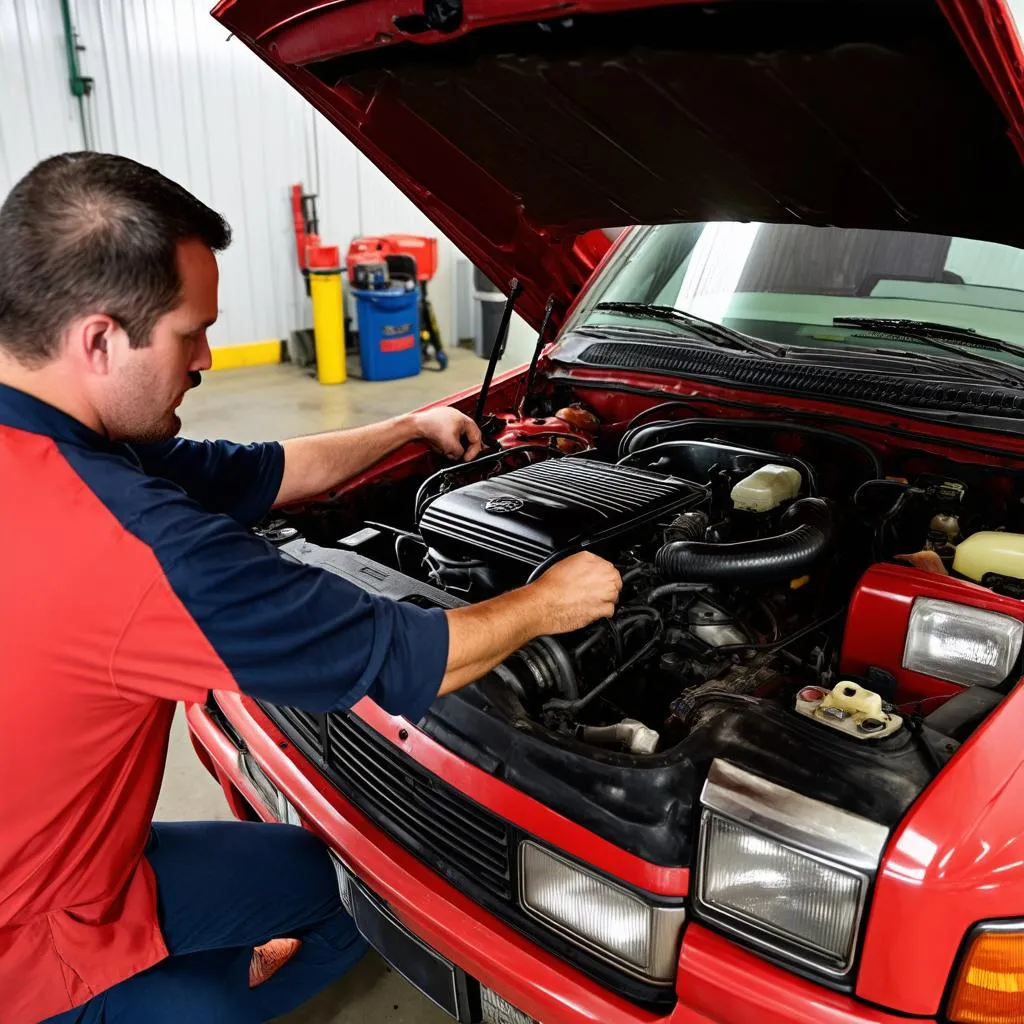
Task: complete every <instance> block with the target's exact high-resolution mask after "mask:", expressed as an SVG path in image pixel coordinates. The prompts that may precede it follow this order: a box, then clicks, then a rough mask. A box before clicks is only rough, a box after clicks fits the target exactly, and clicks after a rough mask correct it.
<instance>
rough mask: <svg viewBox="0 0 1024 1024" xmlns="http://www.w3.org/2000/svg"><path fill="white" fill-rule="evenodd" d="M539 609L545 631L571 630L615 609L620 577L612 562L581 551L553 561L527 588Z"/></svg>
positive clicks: (586, 624) (568, 631)
mask: <svg viewBox="0 0 1024 1024" xmlns="http://www.w3.org/2000/svg"><path fill="white" fill-rule="evenodd" d="M527 589H528V590H531V591H532V592H533V595H534V598H535V599H536V601H537V604H538V607H539V609H540V615H541V621H542V622H543V623H544V624H545V625H544V632H545V633H571V632H572V631H573V630H574V629H582V628H583V627H584V626H589V625H590V623H591V622H595V621H596V620H597V619H606V618H608V617H609V616H611V615H612V614H613V613H614V612H615V603H616V602H617V601H618V599H619V591H620V590H621V589H622V577H621V576H619V573H618V571H617V570H616V568H615V566H614V565H612V564H611V563H610V562H606V561H605V560H604V559H603V558H599V557H598V556H597V555H592V554H590V553H589V552H587V551H583V552H581V553H580V554H578V555H571V556H570V557H569V558H566V559H564V560H563V561H561V562H557V563H555V565H553V566H552V567H551V568H550V569H548V571H547V572H546V573H544V575H543V576H541V577H540V578H539V579H538V580H536V581H535V582H534V583H533V584H531V585H530V587H528V588H527Z"/></svg>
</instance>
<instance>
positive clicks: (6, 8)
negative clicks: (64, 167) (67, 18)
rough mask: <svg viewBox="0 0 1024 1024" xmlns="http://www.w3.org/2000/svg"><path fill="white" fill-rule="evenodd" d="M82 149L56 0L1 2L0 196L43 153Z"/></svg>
mask: <svg viewBox="0 0 1024 1024" xmlns="http://www.w3.org/2000/svg"><path fill="white" fill-rule="evenodd" d="M81 148H82V131H81V127H80V124H79V119H78V107H77V103H76V101H75V100H74V99H73V97H72V96H71V91H70V89H69V88H68V71H67V58H66V56H65V49H64V30H63V25H62V22H61V15H60V5H59V3H58V2H57V0H53V2H48V3H40V2H39V0H0V195H6V194H7V193H8V192H9V191H10V188H11V186H12V185H13V184H14V183H15V182H16V181H17V180H18V179H19V178H21V177H22V175H24V174H25V173H26V172H27V171H29V170H30V169H31V168H32V167H33V165H34V164H36V163H37V162H38V161H39V160H41V159H42V158H43V157H46V156H50V155H51V154H53V153H60V152H63V151H65V150H69V149H81Z"/></svg>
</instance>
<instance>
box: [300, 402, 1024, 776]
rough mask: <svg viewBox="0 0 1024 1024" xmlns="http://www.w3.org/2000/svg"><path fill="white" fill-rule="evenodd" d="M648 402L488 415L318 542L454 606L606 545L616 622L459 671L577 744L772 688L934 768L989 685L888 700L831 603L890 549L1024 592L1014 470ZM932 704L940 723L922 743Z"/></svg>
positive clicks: (684, 723) (631, 754)
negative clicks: (519, 418) (616, 586)
mask: <svg viewBox="0 0 1024 1024" xmlns="http://www.w3.org/2000/svg"><path fill="white" fill-rule="evenodd" d="M659 409H660V407H653V408H650V409H647V410H645V411H644V412H642V413H641V414H640V415H638V416H635V417H634V418H633V420H632V421H631V422H629V423H627V424H626V425H625V427H624V428H619V429H615V430H609V429H608V428H607V426H606V424H604V423H603V422H602V421H601V419H600V417H599V416H598V415H597V414H596V413H595V412H594V411H593V410H591V409H589V408H586V407H584V406H583V405H582V404H580V403H574V404H573V405H571V406H567V407H565V408H562V409H559V410H557V411H554V412H553V413H552V414H551V415H549V416H547V417H534V418H533V419H532V420H531V421H530V424H529V425H530V426H531V428H532V429H531V430H529V431H526V432H523V430H522V429H521V426H520V427H518V428H517V430H516V431H515V432H513V431H512V430H511V428H510V427H506V429H505V431H504V433H501V426H502V424H501V423H500V422H499V423H498V424H497V428H498V437H497V441H496V443H495V444H494V446H493V448H494V450H492V451H491V452H490V453H489V454H486V455H484V456H482V457H479V458H478V459H476V460H474V461H473V462H471V463H468V464H461V463H460V464H455V465H448V466H444V467H442V468H441V469H439V470H437V471H436V472H434V473H433V474H432V475H429V476H428V477H427V478H426V479H425V480H424V481H423V482H422V483H421V484H420V485H419V486H418V488H417V490H416V493H415V495H414V496H410V495H409V494H408V492H403V493H404V494H405V499H404V500H405V501H406V502H407V504H408V512H407V515H406V516H403V517H394V518H392V517H393V514H394V509H395V508H396V500H395V495H394V494H393V493H389V495H388V498H387V500H386V501H385V502H384V503H383V504H382V505H381V506H378V507H376V508H372V509H371V510H370V511H372V513H373V515H374V518H372V519H371V518H370V517H369V516H367V517H364V518H363V519H362V520H361V521H359V522H358V524H357V526H358V528H356V529H354V530H352V531H350V532H349V533H347V534H345V535H344V536H342V537H340V538H338V539H336V540H335V541H334V542H333V543H332V546H337V547H340V548H342V549H346V550H349V551H353V552H357V553H359V554H360V555H363V556H366V557H369V558H370V559H372V560H374V561H375V562H377V563H380V564H381V565H382V566H387V567H388V568H389V569H391V570H397V571H398V572H400V573H402V574H403V575H405V576H407V577H409V578H411V579H413V580H416V581H417V582H418V583H419V584H423V585H426V586H427V587H428V588H429V589H428V590H427V591H424V592H423V593H420V594H419V596H418V597H417V598H416V599H417V600H420V601H429V600H430V598H429V596H424V594H429V593H431V592H433V593H443V594H444V595H446V597H447V600H446V601H445V602H444V603H445V604H449V605H450V604H456V603H461V602H476V601H480V600H484V599H486V598H489V597H492V596H494V595H497V594H500V593H502V592H504V591H507V590H509V589H511V588H514V587H518V586H521V585H523V584H525V583H528V582H529V581H530V580H533V579H536V578H537V577H538V576H539V575H540V574H541V573H543V572H544V570H545V569H546V568H548V567H549V566H550V565H552V564H553V563H554V562H556V561H558V560H559V559H561V558H564V557H566V556H568V555H570V554H572V553H574V552H576V551H581V550H591V551H594V552H596V553H597V554H599V555H601V556H603V557H605V558H607V559H609V560H610V561H612V562H613V563H614V564H615V565H616V567H617V568H618V569H619V571H620V572H621V574H622V577H623V590H622V594H621V598H620V604H619V606H618V608H617V610H616V613H615V615H614V616H613V617H611V618H610V619H606V620H603V621H601V622H599V623H597V624H595V625H593V626H591V627H588V628H587V629H584V630H581V631H579V632H577V633H574V634H570V635H563V636H542V637H539V638H538V639H536V640H534V641H532V642H530V643H529V644H527V645H526V646H525V647H524V648H522V649H520V650H519V651H518V652H517V653H516V654H514V655H513V656H512V657H511V658H509V659H508V660H507V661H506V662H505V663H504V664H502V665H499V666H498V667H497V668H496V669H495V670H494V671H493V672H492V673H490V674H489V675H488V676H487V677H486V678H484V679H483V680H481V681H480V682H479V683H478V684H477V686H476V687H474V688H473V689H474V690H476V691H477V693H476V695H475V696H474V698H472V699H473V700H475V701H476V702H478V703H480V704H482V705H483V706H486V708H487V710H488V713H489V714H492V715H494V716H497V717H498V718H500V719H502V720H503V721H505V722H506V723H508V724H511V725H512V726H513V727H515V728H517V729H519V730H523V731H529V732H530V733H531V734H532V735H534V736H536V737H542V738H545V739H546V740H548V741H550V742H553V743H555V744H558V745H562V746H564V747H566V748H568V749H572V750H574V751H576V752H582V753H588V752H589V753H590V754H591V755H593V756H598V757H602V756H604V757H612V758H613V759H614V758H615V757H616V756H621V757H623V758H625V759H626V761H631V762H633V763H640V762H639V761H637V760H636V759H643V758H650V757H657V756H658V755H661V754H664V753H666V752H667V751H670V750H672V749H673V748H675V747H676V746H677V745H678V744H680V743H681V742H682V741H684V740H685V739H686V738H687V737H688V736H690V735H691V734H693V733H694V732H695V731H700V730H701V729H702V728H703V727H705V726H707V725H708V723H709V722H710V721H711V719H712V718H714V717H715V716H717V715H720V714H721V713H722V712H723V711H724V710H726V709H728V708H732V709H736V708H741V709H747V710H749V709H751V708H764V707H766V706H767V705H768V704H771V705H773V706H774V707H775V708H776V709H778V708H782V709H785V710H786V711H787V712H789V713H790V717H792V713H794V712H795V713H796V714H797V715H800V716H803V717H804V718H805V719H811V720H813V721H814V723H815V726H816V727H817V728H818V729H819V730H820V729H821V728H822V727H825V728H826V729H829V730H831V732H832V734H833V735H832V736H831V737H830V741H834V742H836V743H839V744H842V743H849V742H851V741H857V742H860V743H861V744H864V745H867V746H871V747H872V748H873V749H875V750H880V749H882V747H884V745H885V744H886V743H889V744H898V743H904V742H906V741H907V738H906V736H905V735H900V734H902V733H907V732H908V731H912V732H913V734H914V736H915V737H916V741H915V742H917V743H918V744H919V746H920V745H923V749H924V750H925V751H926V753H927V759H928V760H929V761H930V762H931V763H932V765H933V767H934V768H936V769H937V768H938V767H941V763H942V762H943V760H944V759H945V758H948V756H949V754H950V753H951V752H952V751H953V750H954V749H955V748H956V744H957V743H959V742H961V741H962V740H963V739H964V738H966V736H967V735H968V734H969V732H970V730H971V729H972V728H973V727H974V726H976V725H977V724H978V722H979V721H980V720H982V718H983V716H984V714H985V713H987V711H988V710H990V709H991V707H992V706H993V705H994V703H995V702H996V701H997V700H998V699H999V697H1000V696H1001V691H1000V689H999V688H998V687H994V688H992V690H991V691H990V692H989V695H988V697H987V698H986V700H984V701H980V702H979V700H978V699H977V697H975V699H973V700H963V701H961V702H960V703H961V705H962V710H961V711H960V712H958V711H957V710H956V703H957V702H956V701H952V702H950V700H949V697H950V694H949V692H948V688H945V689H943V690H942V691H941V692H939V693H937V694H936V695H935V696H934V697H928V698H926V699H925V700H923V701H922V700H921V698H920V695H916V698H915V700H913V701H907V700H903V701H902V703H901V697H905V696H906V695H901V694H900V693H899V692H898V687H897V686H896V683H895V680H894V679H893V678H892V677H891V676H888V677H887V674H886V673H884V672H883V673H871V677H870V678H867V677H864V678H850V677H849V676H848V675H841V674H840V670H839V669H840V653H841V648H842V641H843V627H844V618H845V615H846V612H847V608H848V605H849V601H850V597H851V593H852V592H853V590H854V587H855V586H856V583H857V581H858V579H859V578H860V577H861V576H862V574H863V573H864V571H865V570H866V569H867V568H868V567H869V566H871V565H872V564H876V563H879V562H886V561H890V562H893V561H895V562H900V563H903V564H907V565H913V566H916V567H918V568H923V569H925V570H927V571H931V572H935V573H939V574H946V575H948V574H954V575H959V576H961V577H963V578H968V579H972V580H974V581H976V582H978V583H982V584H983V585H985V586H988V587H990V588H992V589H993V590H994V591H996V592H998V593H1005V594H1008V595H1010V596H1014V597H1017V596H1024V584H1022V583H1021V582H1020V580H1019V578H1018V577H1015V576H1013V574H1012V572H1013V565H1015V564H1016V562H1014V563H1013V565H1010V566H1009V569H1008V564H1009V563H1008V555H1007V547H1008V546H1009V547H1010V548H1013V547H1014V544H1015V543H1016V539H1019V538H1018V536H1017V535H1018V533H1019V532H1021V531H1024V520H1022V506H1021V500H1020V499H1021V494H1019V493H1018V490H1019V485H1018V483H1017V481H1016V479H1015V477H1013V476H1012V475H1010V474H1006V473H1000V472H999V471H998V470H995V469H991V468H987V467H983V466H969V465H963V464H956V463H952V462H950V461H949V460H943V459H939V458H935V457H926V456H924V455H923V453H916V454H915V453H911V452H908V453H905V454H904V455H903V457H901V458H899V459H891V458H890V459H887V460H886V463H885V464H883V460H882V457H881V456H880V455H879V454H878V453H877V452H876V451H875V450H874V449H873V448H872V447H871V446H869V445H868V444H867V443H865V442H864V441H862V440H859V439H855V438H852V437H849V436H846V435H844V434H841V433H838V432H834V431H830V430H826V429H823V428H820V427H813V426H807V425H800V424H797V423H794V422H789V421H785V422H772V421H752V420H743V419H729V418H723V417H705V418H683V419H680V418H674V417H673V416H672V415H671V414H670V411H666V412H665V413H662V415H660V416H659V415H658V413H659ZM492 430H493V425H492ZM381 507H387V509H388V512H389V514H388V515H385V514H384V513H383V512H382V511H380V508H381ZM310 525H312V523H307V524H306V526H307V527H309V526H310ZM319 528H320V531H321V533H322V532H323V531H324V520H323V519H321V520H320V521H319ZM305 532H306V533H307V536H308V535H309V533H308V529H307V530H306V531H305ZM985 538H988V540H986V539H985ZM991 538H996V540H995V541H993V540H992V539H991ZM1021 549H1022V550H1024V545H1021ZM1021 557H1022V558H1024V555H1022V556H1021ZM1011 561H1012V560H1011ZM964 567H967V568H968V569H969V572H964V571H962V570H963V569H964ZM1021 575H1024V572H1021ZM438 603H440V602H438ZM968 692H969V691H968ZM929 701H933V702H934V703H932V704H931V705H930V706H929ZM950 703H952V704H953V707H952V708H951V707H948V706H947V707H946V708H945V710H944V711H942V707H941V705H943V704H947V705H948V704H950ZM933 711H934V712H935V713H936V719H935V721H936V723H937V724H938V723H942V731H941V733H938V732H936V735H935V736H933V737H931V738H930V739H929V738H928V736H929V733H930V732H932V731H935V730H933V729H932V727H931V726H930V725H929V722H928V719H929V714H930V713H931V712H933ZM940 711H942V714H939V712H940ZM837 733H843V734H844V735H843V736H842V737H839V736H838V735H835V734H837ZM921 737H924V739H923V740H922V739H921ZM947 741H948V742H947Z"/></svg>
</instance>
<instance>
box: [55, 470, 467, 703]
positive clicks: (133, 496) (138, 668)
mask: <svg viewBox="0 0 1024 1024" xmlns="http://www.w3.org/2000/svg"><path fill="white" fill-rule="evenodd" d="M68 458H69V461H71V462H72V463H73V464H74V465H75V468H76V470H77V471H78V472H79V475H80V476H81V477H82V478H83V480H85V481H86V482H87V483H88V484H89V486H90V487H91V489H92V490H93V492H94V493H95V494H96V495H97V497H98V498H99V499H100V500H101V501H102V502H103V503H104V504H105V505H106V506H107V508H108V509H109V510H110V511H111V512H112V513H113V515H114V516H116V517H117V519H118V520H119V521H120V523H121V525H122V526H123V527H124V529H125V530H127V531H128V532H129V533H130V534H132V535H134V536H135V537H136V538H137V539H138V540H141V541H142V542H143V543H144V544H145V545H146V546H147V547H148V548H149V550H150V551H151V552H152V553H153V555H154V556H155V558H154V559H153V562H152V569H153V579H152V583H151V585H150V586H149V587H148V589H147V590H146V591H145V593H144V595H143V596H142V598H141V599H140V602H139V604H138V606H137V607H136V608H135V609H134V611H133V613H132V616H131V619H130V621H129V623H128V624H127V625H126V628H125V629H124V635H123V637H122V639H121V640H120V641H119V644H118V647H117V650H116V652H115V655H114V657H113V659H112V664H111V674H112V678H113V681H114V684H115V686H116V687H117V688H118V690H120V691H122V692H135V693H142V694H145V695H148V696H160V697H181V698H182V699H194V696H193V697H191V698H190V697H187V696H186V694H192V695H194V693H195V690H196V687H197V686H199V687H205V688H210V689H218V688H220V689H224V688H232V686H237V687H238V689H240V690H241V691H243V692H244V693H247V694H250V695H252V696H254V697H258V698H261V699H264V700H268V701H271V702H272V703H275V704H285V705H294V706H296V707H301V708H305V709H307V710H310V711H327V710H335V709H342V708H348V707H351V706H352V705H353V704H355V703H356V702H357V701H358V700H360V699H361V698H362V697H363V696H367V695H368V696H370V697H372V698H373V699H374V700H375V701H376V702H377V703H378V704H380V705H381V707H383V708H384V709H385V710H386V711H389V712H391V713H392V714H401V715H405V716H406V717H407V718H409V719H410V720H411V721H418V720H419V719H420V718H422V716H423V715H424V714H425V713H426V709H427V708H428V707H429V706H430V704H431V702H432V701H433V700H434V698H435V697H436V696H437V691H438V689H439V688H440V685H441V680H442V679H443V677H444V673H445V669H446V667H447V661H448V620H447V618H446V617H445V614H444V612H443V611H442V610H441V609H424V608H419V607H417V606H415V605H412V604H407V603H405V602H396V601H393V600H391V599H389V598H384V597H380V596H377V595H371V594H368V593H367V592H366V591H364V590H361V589H360V588H359V587H356V586H355V585H354V584H352V583H350V582H348V581H347V580H345V579H343V578H342V577H340V576H337V575H334V574H333V573H330V572H328V571H326V570H323V569H318V568H314V567H312V566H309V565H305V564H297V563H295V562H294V561H292V560H290V559H285V558H283V557H282V556H281V555H280V553H279V552H278V551H277V550H276V549H275V548H274V547H273V546H271V545H270V544H268V543H267V542H266V541H264V540H262V539H260V538H258V537H254V536H252V534H250V533H248V532H247V531H246V530H245V529H244V528H243V527H242V526H240V525H239V524H238V522H236V521H235V520H234V519H232V518H230V517H229V516H226V515H214V514H211V513H209V512H206V511H204V510H203V509H202V508H200V507H199V505H198V504H196V502H195V501H193V500H191V499H190V498H189V497H188V496H187V495H185V494H183V493H182V491H181V490H179V489H178V488H177V487H175V486H172V485H170V484H168V483H167V481H165V480H161V479H158V478H156V477H148V476H146V475H144V474H143V473H141V472H139V471H138V470H137V469H135V468H134V467H131V466H129V464H128V463H127V462H126V461H124V460H111V459H109V458H102V457H98V456H92V455H88V454H82V453H81V452H69V453H68ZM225 669H226V671H225Z"/></svg>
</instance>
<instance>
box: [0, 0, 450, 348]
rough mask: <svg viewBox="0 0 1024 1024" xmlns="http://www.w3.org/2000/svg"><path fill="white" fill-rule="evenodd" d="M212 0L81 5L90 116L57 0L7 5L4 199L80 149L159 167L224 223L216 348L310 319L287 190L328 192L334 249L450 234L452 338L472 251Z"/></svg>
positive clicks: (446, 249)
mask: <svg viewBox="0 0 1024 1024" xmlns="http://www.w3.org/2000/svg"><path fill="white" fill-rule="evenodd" d="M212 5H213V0H131V2H126V0H72V3H71V12H72V18H73V20H74V24H75V28H76V30H77V33H78V37H79V40H80V42H81V44H82V45H84V46H85V50H84V51H83V52H82V53H81V54H80V61H81V71H82V74H84V75H88V76H91V77H92V78H94V79H95V86H94V90H93V94H92V95H91V96H90V97H89V98H88V99H86V100H85V103H84V105H83V106H84V114H85V116H84V124H83V118H82V116H81V113H80V110H79V105H78V103H77V101H76V100H75V99H74V98H73V97H72V96H71V94H70V90H69V87H68V70H67V63H66V56H65V48H64V35H63V27H62V21H61V13H60V0H0V97H3V102H2V103H0V195H6V193H7V191H8V190H9V189H10V187H11V185H13V183H14V182H15V181H17V179H18V178H19V177H21V175H23V174H24V173H25V172H26V171H28V170H29V169H30V168H31V167H32V166H33V164H35V163H36V162H37V161H39V160H41V159H43V158H44V157H46V156H50V155H52V154H54V153H59V152H63V151H67V150H77V149H82V148H83V146H86V145H88V147H89V148H92V149H97V150H102V151H106V152H115V153H120V154H123V155H125V156H129V157H132V158H133V159H136V160H139V161H141V162H143V163H147V164H150V165H152V166H154V167H157V168H159V169H160V170H161V171H163V172H164V173H165V174H167V175H168V176H169V177H172V178H174V179H175V180H177V181H179V182H181V184H182V185H184V186H185V187H186V188H188V189H189V190H190V191H192V192H194V193H195V194H196V195H197V196H198V197H199V198H200V199H202V200H203V201H204V202H206V203H208V204H209V205H210V206H212V207H214V208H215V209H217V210H219V211H220V212H221V213H223V214H224V216H225V217H227V219H228V221H229V222H230V223H231V225H232V227H233V228H234V232H235V241H234V244H233V245H232V246H231V248H230V249H229V250H228V251H227V252H226V253H224V255H223V256H222V258H221V276H222V281H221V306H222V310H221V318H220V320H219V322H218V323H217V325H216V326H215V328H214V330H213V331H212V332H211V338H210V340H211V343H212V344H214V345H227V344H238V343H245V342H250V341H259V340H263V339H267V338H274V337H285V336H286V335H287V332H288V331H289V330H291V329H292V328H294V327H296V326H301V325H304V324H306V323H308V321H309V315H308V310H307V300H306V296H305V291H304V289H303V287H302V283H301V278H300V277H299V275H298V271H297V270H296V268H295V259H294V240H293V235H292V219H291V207H290V201H289V191H288V190H289V186H290V185H291V184H292V183H293V182H302V183H303V184H304V185H305V186H306V188H307V190H312V191H316V192H318V193H319V195H320V199H319V211H320V229H321V235H322V237H323V238H324V240H325V242H332V243H336V244H339V245H340V246H341V247H342V251H343V252H344V250H345V249H346V248H347V246H348V242H349V240H350V239H351V238H352V237H353V236H354V235H356V234H357V233H382V232H389V231H406V232H412V233H417V234H430V235H435V236H438V237H439V238H440V246H439V248H440V252H439V270H438V275H437V278H436V279H435V282H434V284H433V285H432V287H431V298H432V301H433V304H434V308H435V311H436V313H437V317H438V320H439V323H440V327H441V330H442V333H443V336H444V338H445V339H446V340H447V339H452V338H453V333H454V315H453V310H454V303H453V294H454V287H455V270H454V267H455V261H456V259H458V258H460V254H459V253H458V252H457V250H456V249H455V247H454V246H453V245H452V244H451V243H450V242H449V241H448V240H447V239H445V238H443V236H440V233H439V232H438V231H437V230H436V228H434V227H433V225H432V224H431V223H430V221H429V220H428V219H427V218H426V217H424V216H423V214H421V213H420V212H419V210H417V209H416V207H415V206H413V205H412V203H410V202H409V201H408V200H407V199H406V198H405V196H404V195H402V193H401V192H399V191H398V190H397V189H396V188H395V187H394V186H393V185H392V184H391V183H390V182H389V181H388V180H387V179H386V178H385V177H384V176H383V175H382V174H381V173H380V172H379V171H377V169H376V168H375V167H374V166H373V165H372V164H371V163H369V161H367V160H366V159H365V158H364V157H362V155H361V154H359V153H358V151H357V150H356V149H355V148H354V147H353V146H351V145H350V144H349V143H348V142H347V141H346V140H345V139H344V138H342V136H341V135H340V134H339V133H338V132H337V131H336V130H335V129H334V128H333V127H332V126H331V125H330V124H329V123H328V122H327V121H326V120H325V119H323V118H322V117H321V116H320V115H319V114H317V113H316V112H315V111H314V110H312V108H311V107H309V106H308V105H307V104H306V103H305V102H304V101H303V100H301V99H300V98H299V96H298V95H297V94H295V93H294V92H293V91H292V90H291V88H290V87H289V86H287V85H286V84H285V83H284V82H283V81H281V80H280V79H278V78H277V76H276V75H274V73H273V72H271V71H270V70H269V69H268V68H267V67H266V66H265V65H264V64H263V63H262V62H261V61H260V60H259V59H258V58H256V57H255V56H254V55H253V54H252V53H251V52H250V51H249V50H247V49H246V48H245V47H244V46H243V45H242V44H241V43H240V42H238V41H237V40H229V39H228V34H227V32H226V31H225V30H224V29H223V28H222V27H221V26H219V25H218V24H217V23H216V22H215V21H214V20H213V19H212V18H211V17H210V16H209V9H210V7H212Z"/></svg>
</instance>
